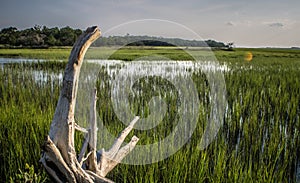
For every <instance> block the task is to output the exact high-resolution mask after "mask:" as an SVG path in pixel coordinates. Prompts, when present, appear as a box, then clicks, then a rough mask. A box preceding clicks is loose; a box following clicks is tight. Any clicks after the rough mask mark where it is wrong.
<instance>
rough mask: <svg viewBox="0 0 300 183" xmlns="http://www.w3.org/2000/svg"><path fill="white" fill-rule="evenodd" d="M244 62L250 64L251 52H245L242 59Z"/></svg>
mask: <svg viewBox="0 0 300 183" xmlns="http://www.w3.org/2000/svg"><path fill="white" fill-rule="evenodd" d="M244 59H245V61H248V62H250V61H251V60H252V59H253V54H252V53H251V52H247V53H246V54H245V57H244Z"/></svg>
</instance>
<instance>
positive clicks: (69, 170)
mask: <svg viewBox="0 0 300 183" xmlns="http://www.w3.org/2000/svg"><path fill="white" fill-rule="evenodd" d="M100 34H101V33H100V30H99V28H98V27H96V26H94V27H90V28H88V29H87V30H86V31H85V32H84V33H83V34H82V35H81V36H80V37H79V38H78V40H77V41H76V43H75V44H74V46H73V49H72V51H71V54H70V57H69V62H68V64H67V67H66V70H65V73H64V79H63V86H62V90H61V93H60V96H59V100H58V104H57V107H56V110H55V114H54V117H53V120H52V123H51V127H50V132H49V136H48V137H47V138H46V140H45V144H44V147H43V154H42V158H41V159H40V162H41V163H42V164H43V166H44V167H45V169H46V171H47V172H48V174H49V175H50V176H51V177H52V178H53V179H54V180H55V181H57V182H112V181H111V180H109V179H107V178H104V177H105V176H106V175H107V173H108V172H109V171H111V170H112V169H113V168H114V167H115V166H116V165H117V164H118V163H119V162H120V161H121V160H122V159H123V158H124V157H125V156H126V155H127V154H128V153H129V152H130V151H131V150H132V149H133V148H134V147H135V145H136V143H137V142H138V140H139V139H138V138H137V137H136V136H133V137H132V139H131V142H129V143H128V144H127V145H125V146H124V147H122V148H121V145H122V143H123V141H124V139H125V137H126V136H127V135H128V133H129V132H130V131H131V130H132V128H133V125H134V124H135V123H136V122H137V121H138V119H139V118H138V117H136V118H135V119H134V120H133V121H132V122H131V123H130V125H129V126H128V127H127V128H126V129H125V130H124V131H123V132H122V133H121V135H120V136H119V137H118V138H117V139H116V141H115V143H114V144H113V145H112V148H111V149H110V150H109V151H107V152H106V151H105V150H104V149H102V150H101V151H98V152H97V151H96V144H97V121H96V100H97V97H96V95H97V93H96V91H94V93H93V94H92V97H93V100H92V104H91V111H90V113H91V114H90V116H91V119H90V128H89V129H84V128H81V127H79V126H78V125H77V124H75V119H74V112H75V104H76V96H77V87H78V82H79V81H78V78H79V74H80V68H81V65H82V62H83V58H84V55H85V53H86V51H87V49H88V48H89V46H90V45H91V44H92V43H93V41H95V40H96V39H97V38H98V37H100ZM75 130H79V131H81V132H83V133H85V141H84V143H83V146H82V148H81V152H80V154H79V156H78V159H77V153H76V151H75V148H74V133H75ZM100 130H101V129H100ZM97 153H98V154H99V155H98V156H97ZM97 157H99V159H97Z"/></svg>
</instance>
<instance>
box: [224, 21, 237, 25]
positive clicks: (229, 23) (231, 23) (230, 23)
mask: <svg viewBox="0 0 300 183" xmlns="http://www.w3.org/2000/svg"><path fill="white" fill-rule="evenodd" d="M225 25H227V26H235V24H234V23H233V22H231V21H230V22H227V23H226V24H225Z"/></svg>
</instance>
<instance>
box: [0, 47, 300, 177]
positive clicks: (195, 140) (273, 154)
mask: <svg viewBox="0 0 300 183" xmlns="http://www.w3.org/2000/svg"><path fill="white" fill-rule="evenodd" d="M248 51H251V52H252V53H253V55H254V57H253V60H252V61H251V62H246V61H244V60H243V57H244V54H245V53H246V52H248ZM32 52H33V51H32ZM126 52H127V53H126ZM128 52H129V51H128V50H124V54H123V53H122V54H123V55H122V56H124V55H125V53H126V54H128V56H124V57H126V58H133V57H131V56H130V54H129V53H128ZM132 52H133V53H134V52H138V51H137V50H133V51H132ZM148 53H150V52H148ZM151 53H152V52H151ZM88 54H89V53H88ZM94 54H96V53H94ZM172 54H176V52H174V53H172ZM215 55H216V57H217V58H218V60H219V61H220V62H221V63H222V64H227V65H228V66H229V68H230V70H229V71H228V72H224V77H225V81H226V89H227V100H228V107H227V112H226V114H225V116H224V124H223V126H222V127H221V129H220V131H219V133H218V134H217V137H216V138H215V140H214V141H213V142H212V143H211V144H210V145H209V146H208V147H207V148H206V149H205V150H203V151H200V150H199V149H198V148H197V145H198V144H199V142H200V139H201V136H202V134H203V131H204V129H205V124H206V123H207V119H208V117H209V115H210V114H209V112H210V102H209V98H207V96H209V87H208V85H207V84H206V76H205V75H204V74H201V73H197V74H193V76H192V79H193V81H194V82H195V84H196V86H197V90H198V93H199V100H200V106H199V108H200V114H199V116H198V119H199V122H198V123H197V127H196V130H195V131H194V133H193V134H192V137H191V139H190V141H189V142H188V143H186V144H185V145H184V147H183V148H182V149H180V150H179V151H178V152H176V153H175V154H174V155H172V156H170V157H169V158H167V159H165V160H163V161H160V162H157V163H153V164H148V165H126V164H120V165H118V166H117V167H116V168H115V169H114V170H113V171H112V172H111V173H109V174H108V178H111V179H112V180H114V181H116V182H130V183H131V182H149V183H150V182H151V183H152V182H296V170H297V166H299V164H300V161H299V154H300V148H299V144H300V134H299V133H300V122H299V114H300V103H299V101H300V72H299V70H300V52H299V51H298V52H297V51H287V50H271V51H270V50H266V49H251V50H249V49H237V50H236V51H234V52H228V51H215ZM49 57H50V55H49ZM64 58H66V57H63V59H64ZM125 60H126V59H125ZM128 60H130V59H128ZM64 67H65V62H40V63H30V64H5V65H3V66H2V67H0V79H1V83H0V129H1V131H0V149H1V150H0V161H1V164H0V177H1V178H0V182H8V181H9V180H12V181H18V180H19V179H18V175H20V172H24V171H26V167H28V165H30V166H33V167H34V172H35V173H36V174H37V175H38V176H39V177H40V180H45V181H50V180H49V178H48V177H47V175H46V173H45V172H44V170H43V168H42V166H41V165H40V164H39V163H38V160H39V158H40V153H41V146H42V144H43V141H44V138H45V136H46V135H47V133H48V131H49V128H50V123H51V120H52V117H53V114H54V110H55V107H56V103H57V99H58V96H59V91H60V88H61V81H60V79H59V78H56V77H51V74H58V73H62V72H63V70H64ZM36 71H40V72H41V73H44V74H45V77H46V78H48V79H47V80H46V81H45V80H43V82H37V81H36V77H35V76H34V75H33V74H32V73H33V72H36ZM46 73H48V75H46ZM105 78H107V79H105ZM108 79H109V77H108V75H107V73H106V72H105V69H104V70H102V71H101V72H100V74H99V80H98V82H97V83H98V84H97V88H98V97H99V100H98V102H97V108H98V114H99V116H100V118H101V119H102V120H103V123H104V124H105V126H106V127H107V128H108V129H109V131H110V132H111V133H112V134H116V135H117V134H118V133H119V132H120V131H121V130H122V129H123V128H124V127H125V125H123V124H122V123H121V122H120V121H119V120H118V118H117V117H116V115H115V114H114V111H113V108H112V105H111V100H110V92H109V91H110V87H111V86H110V83H109V80H108ZM101 83H102V84H101ZM147 83H148V84H147ZM153 85H156V86H157V88H158V89H157V90H151V86H153ZM160 86H166V87H165V88H163V87H160ZM134 89H135V90H143V91H144V93H145V95H143V96H140V97H138V98H131V101H132V106H131V107H132V110H133V111H137V113H139V112H142V111H144V112H143V114H145V115H147V110H148V106H147V105H141V104H144V103H145V104H147V103H148V101H149V99H150V98H151V96H152V95H153V94H155V95H156V94H159V93H160V94H164V93H168V92H169V91H172V90H174V87H172V86H171V85H170V84H169V83H166V82H165V81H163V80H159V79H155V78H149V79H145V80H139V81H138V82H137V83H136V84H135V85H134ZM166 97H167V98H166V99H167V101H169V104H170V106H169V107H170V111H171V112H170V113H169V114H168V115H169V117H170V118H164V121H163V122H162V123H160V125H158V126H157V127H156V128H155V129H153V130H148V131H141V130H134V131H133V132H131V134H130V135H129V136H132V135H133V134H135V135H137V136H138V137H140V139H141V141H140V142H139V143H142V144H147V143H153V142H155V141H158V140H159V139H160V138H163V137H165V136H166V135H167V134H169V133H171V131H172V124H173V122H172V121H171V120H172V119H174V116H176V99H177V96H176V92H175V95H169V94H166ZM170 126H171V127H170ZM150 137H151V138H150ZM82 138H83V136H82V134H80V133H76V140H77V141H78V143H77V144H76V147H77V149H79V146H80V143H81V140H82ZM126 140H127V141H128V140H129V139H126ZM26 164H27V165H26Z"/></svg>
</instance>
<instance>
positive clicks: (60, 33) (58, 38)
mask: <svg viewBox="0 0 300 183" xmlns="http://www.w3.org/2000/svg"><path fill="white" fill-rule="evenodd" d="M81 33H82V30H80V29H73V28H71V27H69V26H66V27H63V28H58V27H54V28H48V27H46V26H43V27H42V26H39V25H35V26H34V27H33V28H28V29H24V30H18V29H17V28H16V27H9V28H4V29H2V30H1V32H0V45H2V46H8V47H38V48H40V47H51V46H72V45H73V44H74V42H75V41H76V39H77V37H78V36H79V35H80V34H81ZM124 45H129V46H184V47H207V46H209V47H218V48H225V47H227V48H228V47H230V45H229V44H228V45H225V44H224V43H222V42H217V41H215V40H206V41H202V40H201V41H199V40H184V39H179V38H163V37H151V36H132V35H129V34H127V35H125V36H109V37H101V38H100V39H98V40H97V41H96V42H95V43H94V44H93V46H124Z"/></svg>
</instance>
